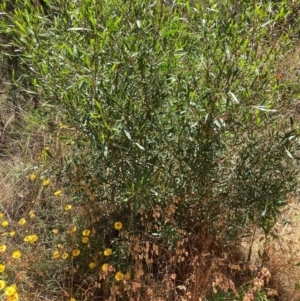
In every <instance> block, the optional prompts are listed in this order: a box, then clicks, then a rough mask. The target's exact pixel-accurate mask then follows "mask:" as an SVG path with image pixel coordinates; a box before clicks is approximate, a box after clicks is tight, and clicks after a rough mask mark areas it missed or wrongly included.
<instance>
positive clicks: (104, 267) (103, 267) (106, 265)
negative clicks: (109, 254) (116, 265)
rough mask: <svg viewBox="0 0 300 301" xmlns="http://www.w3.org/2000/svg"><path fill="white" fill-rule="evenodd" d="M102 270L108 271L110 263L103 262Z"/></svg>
mask: <svg viewBox="0 0 300 301" xmlns="http://www.w3.org/2000/svg"><path fill="white" fill-rule="evenodd" d="M101 270H102V271H103V272H106V271H107V270H108V264H107V263H104V264H102V266H101Z"/></svg>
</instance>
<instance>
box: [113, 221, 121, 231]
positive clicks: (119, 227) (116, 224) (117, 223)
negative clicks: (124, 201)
mask: <svg viewBox="0 0 300 301" xmlns="http://www.w3.org/2000/svg"><path fill="white" fill-rule="evenodd" d="M122 227H123V225H122V223H121V222H115V229H116V230H121V229H122Z"/></svg>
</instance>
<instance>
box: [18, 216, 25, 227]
mask: <svg viewBox="0 0 300 301" xmlns="http://www.w3.org/2000/svg"><path fill="white" fill-rule="evenodd" d="M25 224H26V219H25V218H24V217H22V218H21V219H20V220H19V225H21V226H23V225H25Z"/></svg>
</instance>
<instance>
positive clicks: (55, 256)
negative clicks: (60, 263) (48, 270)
mask: <svg viewBox="0 0 300 301" xmlns="http://www.w3.org/2000/svg"><path fill="white" fill-rule="evenodd" d="M58 258H59V252H58V251H57V250H56V251H54V252H53V254H52V259H58Z"/></svg>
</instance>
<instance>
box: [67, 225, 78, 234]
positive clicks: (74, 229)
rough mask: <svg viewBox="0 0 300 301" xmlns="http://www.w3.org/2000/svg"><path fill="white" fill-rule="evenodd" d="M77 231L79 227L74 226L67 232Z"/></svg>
mask: <svg viewBox="0 0 300 301" xmlns="http://www.w3.org/2000/svg"><path fill="white" fill-rule="evenodd" d="M76 231H77V227H76V226H74V227H72V228H70V229H69V230H68V231H67V233H68V234H72V233H75V232H76Z"/></svg>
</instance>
